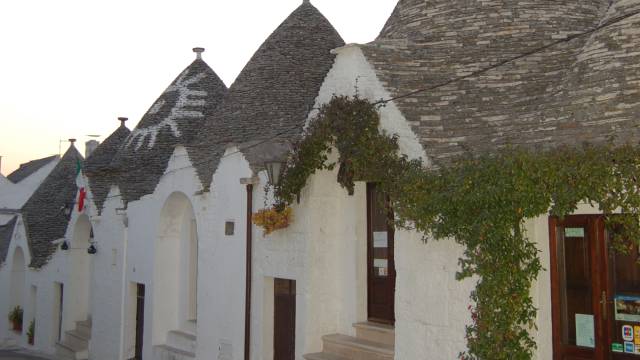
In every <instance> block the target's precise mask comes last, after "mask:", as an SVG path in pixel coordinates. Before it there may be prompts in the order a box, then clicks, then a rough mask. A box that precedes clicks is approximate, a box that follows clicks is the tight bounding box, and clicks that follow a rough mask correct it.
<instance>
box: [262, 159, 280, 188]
mask: <svg viewBox="0 0 640 360" xmlns="http://www.w3.org/2000/svg"><path fill="white" fill-rule="evenodd" d="M264 167H265V168H266V169H267V176H268V177H269V183H270V184H271V185H273V186H276V185H278V183H279V181H280V174H282V168H284V162H282V161H273V160H272V161H266V162H265V163H264Z"/></svg>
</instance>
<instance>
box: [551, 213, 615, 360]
mask: <svg viewBox="0 0 640 360" xmlns="http://www.w3.org/2000/svg"><path fill="white" fill-rule="evenodd" d="M549 235H550V250H551V269H550V272H551V297H552V317H553V345H554V346H553V347H554V359H555V360H578V359H604V354H605V346H606V342H605V338H604V336H605V333H604V332H605V327H604V326H603V321H604V318H603V312H602V311H601V309H602V308H601V304H600V301H601V296H602V291H605V289H606V288H605V287H604V284H603V283H602V276H601V274H602V272H603V270H605V268H604V267H603V258H604V257H603V256H602V253H601V247H599V246H598V244H599V243H602V242H603V239H602V237H603V229H602V221H601V220H600V219H599V217H597V216H586V215H585V216H567V217H566V218H565V219H564V220H562V221H560V220H558V219H555V218H551V219H550V226H549Z"/></svg>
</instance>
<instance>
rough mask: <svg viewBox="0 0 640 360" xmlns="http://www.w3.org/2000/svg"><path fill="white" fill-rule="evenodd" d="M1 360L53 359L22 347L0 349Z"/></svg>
mask: <svg viewBox="0 0 640 360" xmlns="http://www.w3.org/2000/svg"><path fill="white" fill-rule="evenodd" d="M0 360H52V359H51V358H49V359H47V358H44V357H39V356H37V355H34V354H33V353H32V352H28V351H25V350H21V349H18V348H16V349H0Z"/></svg>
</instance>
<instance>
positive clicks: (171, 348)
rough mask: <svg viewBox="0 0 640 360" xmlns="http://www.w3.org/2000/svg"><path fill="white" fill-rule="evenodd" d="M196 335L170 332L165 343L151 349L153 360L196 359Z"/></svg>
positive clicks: (179, 331) (180, 331)
mask: <svg viewBox="0 0 640 360" xmlns="http://www.w3.org/2000/svg"><path fill="white" fill-rule="evenodd" d="M196 344H197V338H196V335H195V334H194V333H192V332H189V331H184V330H171V331H169V333H168V334H167V343H166V344H164V345H156V346H154V347H153V359H154V360H194V359H195V358H196Z"/></svg>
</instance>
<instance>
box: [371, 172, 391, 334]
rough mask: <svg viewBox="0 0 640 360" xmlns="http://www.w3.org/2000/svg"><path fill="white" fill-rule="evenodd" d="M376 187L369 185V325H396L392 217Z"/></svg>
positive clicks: (384, 198)
mask: <svg viewBox="0 0 640 360" xmlns="http://www.w3.org/2000/svg"><path fill="white" fill-rule="evenodd" d="M388 205H389V201H388V199H387V197H386V196H385V195H384V194H381V193H380V192H379V191H378V190H377V189H376V185H375V184H371V183H370V184H367V227H368V230H367V283H368V289H367V303H368V317H369V320H370V321H376V322H383V323H387V324H392V325H393V324H394V323H395V309H394V300H395V288H396V270H395V262H394V256H393V246H394V229H393V225H392V223H393V213H392V211H391V209H390V208H389V206H388Z"/></svg>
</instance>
